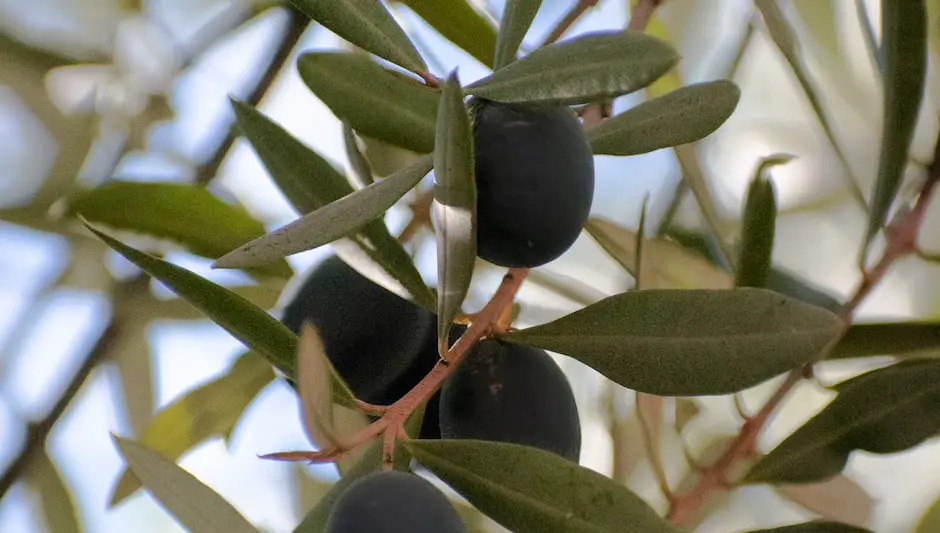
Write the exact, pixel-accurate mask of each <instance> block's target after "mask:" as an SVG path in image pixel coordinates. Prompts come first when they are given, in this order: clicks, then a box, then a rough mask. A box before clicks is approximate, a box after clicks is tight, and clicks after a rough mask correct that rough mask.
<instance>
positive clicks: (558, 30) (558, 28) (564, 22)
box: [539, 0, 599, 47]
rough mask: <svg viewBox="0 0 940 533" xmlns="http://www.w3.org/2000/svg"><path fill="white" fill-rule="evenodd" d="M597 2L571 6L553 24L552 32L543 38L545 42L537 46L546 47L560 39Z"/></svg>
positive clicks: (581, 1)
mask: <svg viewBox="0 0 940 533" xmlns="http://www.w3.org/2000/svg"><path fill="white" fill-rule="evenodd" d="M598 1H599V0H578V3H576V4H575V5H573V6H571V9H570V10H568V12H567V13H565V16H564V17H562V18H561V20H559V21H558V23H557V24H555V27H554V28H552V31H550V32H549V33H548V36H547V37H545V40H544V41H542V44H541V45H539V46H540V47H542V46H547V45H550V44H552V43H553V42H555V41H557V40H558V39H561V37H562V36H563V35H564V34H565V32H567V31H568V30H569V29H571V27H572V26H574V23H575V22H577V21H578V19H579V18H581V16H582V15H584V14H585V13H587V12H588V10H590V9H591V8H592V7H594V6H596V5H597V3H598Z"/></svg>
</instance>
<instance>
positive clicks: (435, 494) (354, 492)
mask: <svg viewBox="0 0 940 533" xmlns="http://www.w3.org/2000/svg"><path fill="white" fill-rule="evenodd" d="M325 531H326V533H399V532H408V533H466V531H467V529H466V527H465V526H464V524H463V522H462V521H461V520H460V516H459V515H458V514H457V511H456V510H454V507H453V506H452V505H451V503H450V502H449V501H448V500H447V497H446V496H444V494H443V493H442V492H441V491H439V490H437V488H436V487H434V485H432V484H431V483H430V482H428V481H427V480H426V479H424V478H422V477H420V476H417V475H415V474H408V473H405V472H398V471H395V470H391V471H387V472H373V473H371V474H368V475H366V476H363V477H361V478H359V479H357V480H356V481H354V482H353V483H352V484H350V485H349V487H348V488H347V489H346V490H345V491H344V492H343V493H342V495H341V496H340V497H339V498H337V500H336V503H335V504H334V505H333V508H332V509H331V510H330V515H329V517H328V518H327V522H326V529H325Z"/></svg>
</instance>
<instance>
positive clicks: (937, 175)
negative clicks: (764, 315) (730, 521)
mask: <svg viewBox="0 0 940 533" xmlns="http://www.w3.org/2000/svg"><path fill="white" fill-rule="evenodd" d="M937 146H938V150H940V141H938V145H937ZM929 171H930V172H929V176H928V178H927V180H926V181H925V182H924V184H923V186H922V187H921V191H920V195H919V196H918V199H917V203H916V205H915V206H914V208H913V209H911V210H910V211H909V212H908V213H906V214H905V215H903V216H902V217H901V218H900V220H898V221H897V222H896V223H894V224H892V225H890V226H888V227H887V228H885V232H884V234H885V248H884V251H883V252H882V254H881V258H880V259H879V260H878V262H877V263H875V265H874V266H872V267H871V268H870V269H866V270H863V271H862V276H861V280H860V281H859V283H858V286H857V287H856V288H855V291H854V292H853V294H852V297H851V298H850V299H849V300H848V301H847V302H846V303H845V304H844V305H843V306H842V308H841V309H840V311H839V317H840V318H841V319H842V325H841V329H840V331H839V332H838V334H837V335H835V336H834V338H833V339H832V340H831V341H830V342H829V343H828V344H827V345H826V346H825V347H824V348H823V350H822V351H821V352H820V353H819V355H818V356H817V357H816V359H815V360H814V361H811V362H809V363H807V364H805V365H803V366H800V367H799V368H795V369H793V370H791V371H790V373H789V374H788V375H787V377H786V379H785V380H784V381H783V383H781V385H780V386H779V387H778V388H777V390H776V391H775V392H774V393H773V395H772V396H771V397H770V399H769V400H767V402H766V403H765V404H764V406H763V407H761V409H760V410H759V411H758V412H757V414H755V415H754V416H752V417H751V418H749V419H748V420H747V421H746V422H745V423H744V424H743V425H742V426H741V430H740V432H739V433H738V436H737V437H736V438H735V440H734V441H733V442H732V443H731V446H729V447H728V450H727V451H726V452H725V453H724V455H722V456H721V457H720V458H719V459H718V460H717V461H715V463H714V464H712V465H711V466H709V467H708V468H705V469H702V470H701V475H700V476H699V478H698V482H697V483H696V484H695V485H694V486H693V487H692V488H691V489H689V490H688V491H686V492H684V493H682V494H680V495H678V496H676V497H673V498H672V499H671V500H670V502H669V504H670V505H669V512H668V513H667V515H666V518H667V520H669V521H670V522H671V523H673V524H676V525H681V524H684V523H687V522H689V521H690V520H692V519H693V518H694V517H695V514H696V513H697V512H698V509H699V508H700V507H701V506H702V504H703V503H704V501H705V499H706V497H707V496H708V495H709V494H711V493H712V492H716V491H719V490H728V489H729V488H731V487H732V486H733V484H734V481H733V480H729V479H728V478H729V473H730V472H731V471H732V469H735V467H738V466H739V465H740V464H741V463H742V462H743V461H746V460H748V459H750V458H752V457H753V456H754V454H755V452H756V448H757V438H758V437H759V436H760V433H761V431H762V430H763V428H764V427H765V426H766V424H767V422H768V421H769V419H770V417H771V416H772V415H773V413H774V412H775V411H776V409H777V407H778V406H779V405H780V403H782V402H783V399H784V398H785V397H786V396H787V394H789V392H790V391H791V390H793V388H794V387H795V386H796V385H797V383H799V382H800V381H802V380H803V379H806V378H808V377H811V376H812V370H813V364H815V363H816V362H819V361H822V360H823V359H825V358H826V357H827V356H828V355H829V353H830V352H831V351H832V349H833V348H834V347H835V346H836V345H837V344H838V343H839V340H840V339H841V338H842V336H843V335H844V334H845V332H846V331H847V330H848V328H849V326H850V325H851V323H852V318H853V316H854V315H855V311H856V309H857V308H858V306H859V304H861V302H862V301H863V300H864V299H865V298H866V297H867V296H868V295H869V294H870V293H871V291H872V289H874V287H875V286H877V285H878V283H879V282H880V281H881V280H882V279H883V278H884V277H885V275H887V273H888V271H889V270H890V268H891V266H893V265H894V263H895V262H896V261H897V260H898V259H901V258H903V257H907V256H909V255H911V254H915V253H916V250H917V235H918V233H919V232H920V228H921V227H922V226H923V222H924V218H925V214H926V212H927V206H928V205H929V203H930V200H931V197H932V196H933V192H934V189H935V188H936V185H937V183H938V182H940V158H936V159H935V160H934V162H933V163H932V164H931V165H930V169H929ZM742 475H743V474H742Z"/></svg>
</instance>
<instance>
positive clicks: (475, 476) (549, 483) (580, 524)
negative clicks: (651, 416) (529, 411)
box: [405, 440, 675, 533]
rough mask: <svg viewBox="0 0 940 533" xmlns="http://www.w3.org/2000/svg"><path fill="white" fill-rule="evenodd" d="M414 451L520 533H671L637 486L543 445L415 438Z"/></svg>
mask: <svg viewBox="0 0 940 533" xmlns="http://www.w3.org/2000/svg"><path fill="white" fill-rule="evenodd" d="M405 446H406V447H407V448H408V449H409V450H410V451H411V453H412V455H414V456H415V458H416V459H417V460H418V461H420V462H421V464H422V465H424V466H426V467H427V468H428V470H430V471H431V472H433V473H434V474H435V475H436V476H437V477H439V478H441V479H442V480H444V482H445V483H447V484H448V485H450V486H451V487H452V488H453V489H454V490H456V491H457V492H458V493H460V495H461V496H463V497H464V498H466V499H467V500H469V501H470V503H471V504H472V505H473V506H474V507H476V508H477V509H479V510H481V511H483V512H484V513H485V514H486V515H487V516H489V517H490V518H492V519H493V520H496V521H497V522H499V523H500V524H501V525H503V526H504V527H506V528H507V529H510V530H512V531H516V532H518V533H535V532H541V531H552V532H557V533H581V532H584V533H588V532H590V533H606V532H610V533H614V532H616V533H634V532H635V533H672V532H674V531H675V530H674V529H673V528H672V527H671V526H669V524H667V523H666V522H665V521H664V520H663V519H662V518H660V517H659V515H657V514H656V512H655V511H653V509H652V508H651V507H650V506H649V505H647V503H646V502H644V501H643V500H642V499H640V497H639V496H637V495H636V494H634V493H633V492H631V491H630V489H628V488H626V487H624V486H622V485H620V484H617V483H615V482H614V481H613V480H611V479H610V478H608V477H606V476H603V475H601V474H598V473H597V472H595V471H593V470H590V469H588V468H584V467H582V466H580V465H578V464H576V463H574V462H572V461H568V460H566V459H563V458H561V457H559V456H557V455H555V454H553V453H550V452H546V451H544V450H540V449H537V448H530V447H527V446H520V445H518V444H508V443H502V442H487V441H479V440H434V441H432V440H414V441H409V442H407V443H405Z"/></svg>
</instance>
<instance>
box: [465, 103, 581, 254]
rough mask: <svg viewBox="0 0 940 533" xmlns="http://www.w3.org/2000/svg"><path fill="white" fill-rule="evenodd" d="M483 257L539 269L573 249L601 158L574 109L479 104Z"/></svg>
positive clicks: (474, 114) (473, 112)
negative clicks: (596, 160) (596, 154)
mask: <svg viewBox="0 0 940 533" xmlns="http://www.w3.org/2000/svg"><path fill="white" fill-rule="evenodd" d="M469 107H470V117H471V119H472V121H473V139H474V158H475V161H476V186H477V255H479V256H480V258H482V259H484V260H486V261H489V262H491V263H493V264H496V265H499V266H504V267H536V266H539V265H543V264H545V263H548V262H549V261H552V260H553V259H556V258H557V257H558V256H560V255H561V254H563V253H564V252H565V251H567V250H568V248H570V247H571V245H572V244H574V241H575V240H576V239H577V238H578V235H580V233H581V229H582V228H583V227H584V223H585V222H586V221H587V218H588V215H589V214H590V211H591V204H592V202H593V199H594V156H593V153H592V151H591V146H590V144H589V143H588V140H587V136H586V135H585V133H584V128H583V127H582V126H581V123H580V122H579V121H578V118H577V116H576V115H575V113H574V112H573V111H572V110H571V109H570V108H568V107H567V106H547V105H533V104H507V103H499V102H493V101H490V100H484V99H481V98H472V99H471V100H470V102H469Z"/></svg>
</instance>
